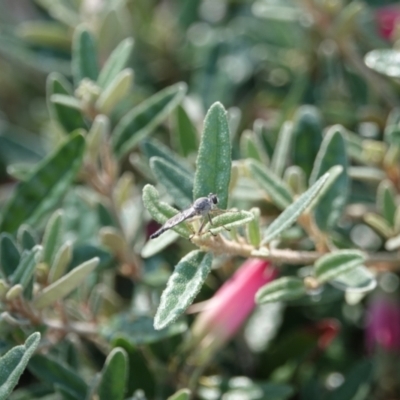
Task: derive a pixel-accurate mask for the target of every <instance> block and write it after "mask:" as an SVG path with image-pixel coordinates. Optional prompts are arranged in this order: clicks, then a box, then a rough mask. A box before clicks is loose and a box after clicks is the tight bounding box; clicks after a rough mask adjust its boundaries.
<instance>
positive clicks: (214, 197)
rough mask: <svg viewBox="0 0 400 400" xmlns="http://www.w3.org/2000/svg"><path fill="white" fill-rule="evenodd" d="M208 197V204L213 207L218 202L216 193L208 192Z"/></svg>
mask: <svg viewBox="0 0 400 400" xmlns="http://www.w3.org/2000/svg"><path fill="white" fill-rule="evenodd" d="M208 199H209V201H210V204H211V206H212V207H215V206H216V205H217V204H218V197H217V195H216V194H214V193H210V194H209V195H208Z"/></svg>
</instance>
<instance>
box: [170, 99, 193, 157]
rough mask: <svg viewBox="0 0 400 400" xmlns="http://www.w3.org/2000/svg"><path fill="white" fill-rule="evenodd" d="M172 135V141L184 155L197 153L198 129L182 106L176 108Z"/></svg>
mask: <svg viewBox="0 0 400 400" xmlns="http://www.w3.org/2000/svg"><path fill="white" fill-rule="evenodd" d="M172 134H173V137H172V139H173V141H174V143H175V145H176V147H177V148H178V149H179V152H180V153H181V154H182V155H184V156H187V155H189V154H191V153H195V152H196V151H197V148H198V144H197V143H198V139H197V131H196V127H195V126H194V124H193V122H192V121H191V120H190V118H189V116H188V114H187V113H186V111H185V109H184V108H183V107H182V106H181V105H179V106H178V107H176V111H175V119H174V129H173V130H172Z"/></svg>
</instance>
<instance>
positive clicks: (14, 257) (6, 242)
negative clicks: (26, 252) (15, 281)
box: [0, 232, 21, 277]
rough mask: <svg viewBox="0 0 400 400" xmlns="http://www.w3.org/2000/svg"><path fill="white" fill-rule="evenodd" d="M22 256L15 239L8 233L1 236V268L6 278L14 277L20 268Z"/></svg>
mask: <svg viewBox="0 0 400 400" xmlns="http://www.w3.org/2000/svg"><path fill="white" fill-rule="evenodd" d="M20 258H21V255H20V253H19V250H18V247H17V245H16V243H15V241H14V238H13V237H12V236H11V235H10V234H8V233H4V232H3V233H2V234H1V235H0V266H1V270H2V272H3V273H4V275H5V276H6V277H8V276H10V275H12V274H13V273H14V271H15V270H16V268H17V267H18V264H19V260H20Z"/></svg>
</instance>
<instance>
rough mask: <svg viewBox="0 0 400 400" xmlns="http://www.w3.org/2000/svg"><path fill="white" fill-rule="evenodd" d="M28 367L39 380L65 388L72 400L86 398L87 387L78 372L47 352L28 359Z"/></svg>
mask: <svg viewBox="0 0 400 400" xmlns="http://www.w3.org/2000/svg"><path fill="white" fill-rule="evenodd" d="M28 368H29V371H30V372H31V373H32V374H33V375H34V376H36V377H37V378H38V379H39V380H41V381H44V382H48V383H50V384H53V385H55V386H60V387H62V388H65V389H66V391H67V392H68V393H69V394H70V396H72V397H71V398H74V400H81V399H84V398H86V393H87V390H88V388H87V385H86V383H85V381H84V380H83V379H82V378H81V377H80V376H79V374H78V372H77V371H76V372H75V371H74V370H73V369H72V368H71V367H70V366H68V365H66V364H64V363H61V362H60V361H58V360H57V359H55V358H54V357H52V356H50V355H49V354H47V355H46V356H43V355H41V354H36V355H35V356H33V357H32V359H31V360H30V362H29V364H28Z"/></svg>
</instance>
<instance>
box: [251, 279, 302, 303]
mask: <svg viewBox="0 0 400 400" xmlns="http://www.w3.org/2000/svg"><path fill="white" fill-rule="evenodd" d="M306 293H307V291H306V288H305V287H304V283H303V281H302V280H301V279H299V278H294V277H290V276H285V277H283V278H279V279H275V280H274V281H272V282H270V283H267V284H266V285H264V286H263V287H261V288H260V289H258V291H257V293H256V298H255V300H256V303H257V304H264V303H273V302H276V301H287V300H296V299H298V298H300V297H303V296H304V295H305V294H306Z"/></svg>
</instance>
